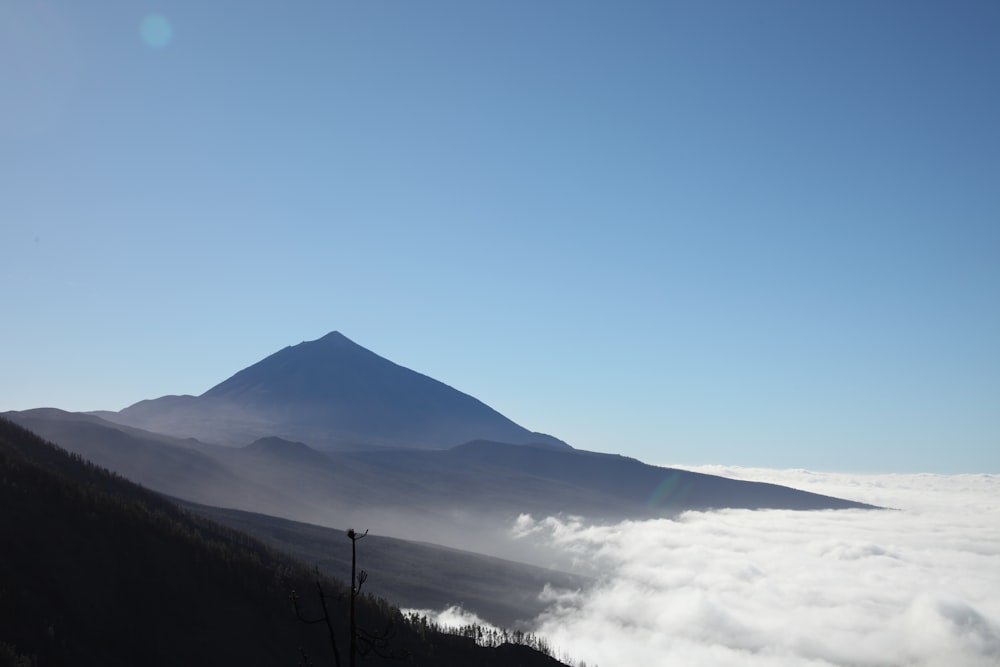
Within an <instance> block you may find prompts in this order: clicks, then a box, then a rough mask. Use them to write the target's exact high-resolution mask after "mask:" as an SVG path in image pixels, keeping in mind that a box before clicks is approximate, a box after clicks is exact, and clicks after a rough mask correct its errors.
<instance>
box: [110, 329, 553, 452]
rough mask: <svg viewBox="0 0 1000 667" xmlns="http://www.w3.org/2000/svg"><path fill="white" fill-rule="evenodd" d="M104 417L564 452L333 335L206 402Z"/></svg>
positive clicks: (232, 431) (351, 440) (287, 434)
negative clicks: (489, 442)
mask: <svg viewBox="0 0 1000 667" xmlns="http://www.w3.org/2000/svg"><path fill="white" fill-rule="evenodd" d="M101 416H103V417H105V418H107V419H110V420H112V421H116V422H119V423H122V424H128V425H130V426H137V427H140V428H143V429H146V430H150V431H155V432H158V433H166V434H170V435H174V436H179V437H194V438H198V439H199V440H202V441H204V442H210V443H219V444H224V445H240V446H242V445H246V444H247V443H249V442H252V441H254V440H257V439H259V438H261V437H266V436H279V437H282V438H285V439H288V440H299V441H303V442H305V443H307V444H309V445H311V446H313V447H317V448H320V449H329V448H359V447H372V446H375V447H416V448H442V447H450V446H454V445H458V444H461V443H463V442H467V441H469V440H473V439H477V438H487V439H493V440H500V441H503V442H513V443H547V444H550V445H554V446H565V444H564V443H562V442H560V441H559V440H557V439H556V438H553V437H551V436H548V435H544V434H541V433H532V432H531V431H528V430H527V429H525V428H523V427H521V426H519V425H518V424H515V423H514V422H513V421H511V420H510V419H508V418H507V417H504V416H503V415H501V414H500V413H499V412H497V411H496V410H493V409H492V408H490V407H489V406H487V405H486V404H484V403H482V402H481V401H479V400H477V399H475V398H473V397H472V396H469V395H468V394H464V393H462V392H460V391H458V390H456V389H453V388H452V387H449V386H448V385H446V384H444V383H442V382H439V381H437V380H434V379H433V378H430V377H427V376H426V375H422V374H420V373H417V372H414V371H412V370H410V369H408V368H404V367H402V366H399V365H397V364H394V363H392V362H391V361H389V360H387V359H384V358H382V357H380V356H378V355H377V354H375V353H373V352H371V351H369V350H367V349H365V348H363V347H361V346H360V345H358V344H357V343H355V342H353V341H351V340H349V339H348V338H347V337H345V336H344V335H343V334H341V333H339V332H336V331H334V332H331V333H329V334H327V335H326V336H324V337H322V338H320V339H318V340H314V341H309V342H303V343H300V344H298V345H295V346H291V347H286V348H284V349H283V350H280V351H278V352H276V353H274V354H272V355H270V356H269V357H267V358H265V359H263V360H261V361H259V362H257V363H255V364H253V365H252V366H249V367H248V368H245V369H243V370H241V371H239V372H238V373H236V374H235V375H233V376H232V377H230V378H229V379H227V380H225V381H224V382H222V383H220V384H218V385H216V386H214V387H212V388H211V389H209V390H208V391H206V392H205V393H204V394H202V395H201V396H164V397H161V398H158V399H154V400H147V401H141V402H139V403H136V404H135V405H132V406H129V407H128V408H125V409H124V410H122V411H120V412H118V413H112V412H105V413H101Z"/></svg>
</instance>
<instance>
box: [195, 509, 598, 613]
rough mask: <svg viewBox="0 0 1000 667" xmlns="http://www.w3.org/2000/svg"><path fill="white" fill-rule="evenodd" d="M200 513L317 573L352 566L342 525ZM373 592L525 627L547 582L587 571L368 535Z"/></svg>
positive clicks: (362, 551) (361, 552)
mask: <svg viewBox="0 0 1000 667" xmlns="http://www.w3.org/2000/svg"><path fill="white" fill-rule="evenodd" d="M185 506H187V507H190V509H191V510H192V511H194V512H197V513H198V514H201V515H203V516H206V517H208V518H210V519H212V520H213V521H217V522H219V523H222V524H225V525H227V526H229V527H231V528H234V529H236V530H239V531H241V532H245V533H248V534H250V535H252V536H254V537H255V538H257V539H260V540H262V541H263V542H265V543H267V544H268V545H270V546H272V547H274V548H276V549H279V550H280V551H282V552H285V553H288V554H291V555H293V556H295V557H296V558H297V559H299V560H301V561H302V562H304V563H309V564H315V565H316V566H318V567H319V568H320V570H321V571H322V572H325V573H327V574H330V575H335V574H336V573H338V572H346V571H349V569H350V563H351V547H350V543H349V542H348V541H347V540H345V539H344V533H343V531H342V530H338V529H334V528H325V527H323V526H316V525H312V524H306V523H300V522H296V521H289V520H287V519H279V518H276V517H272V516H267V515H263V514H254V513H250V512H242V511H239V510H232V509H221V508H218V507H206V506H204V505H185ZM358 557H359V558H362V559H363V560H364V564H365V570H367V572H368V574H369V575H370V578H369V581H370V584H369V585H370V590H371V592H372V593H373V594H375V595H379V596H381V597H384V598H386V599H387V600H390V601H392V603H393V604H397V605H399V606H401V607H411V608H419V609H444V608H446V607H449V606H452V605H459V606H461V607H463V608H464V609H466V610H468V611H471V612H474V613H475V614H476V615H477V616H479V617H480V618H482V619H484V620H485V621H487V622H489V623H492V624H494V625H498V626H501V627H517V628H521V629H529V628H527V627H526V626H525V623H524V622H525V621H528V620H531V619H533V618H535V617H536V616H537V615H538V614H540V613H542V612H543V611H544V610H545V608H546V607H547V603H545V602H543V601H542V599H541V597H540V593H541V592H542V591H543V589H544V588H545V586H547V585H548V586H552V587H555V588H557V589H568V590H579V589H580V588H582V587H584V586H585V585H586V584H587V583H588V580H587V579H586V578H585V577H582V576H579V575H574V574H568V573H565V572H560V571H557V570H552V569H547V568H539V567H534V566H531V565H526V564H524V563H518V562H515V561H511V560H505V559H500V558H495V557H491V556H484V555H482V554H476V553H472V552H468V551H460V550H456V549H448V548H445V547H441V546H438V545H434V544H426V543H422V542H413V541H408V540H399V539H395V538H391V537H383V536H380V535H369V536H368V537H367V538H366V539H365V541H364V542H362V543H360V544H359V546H358Z"/></svg>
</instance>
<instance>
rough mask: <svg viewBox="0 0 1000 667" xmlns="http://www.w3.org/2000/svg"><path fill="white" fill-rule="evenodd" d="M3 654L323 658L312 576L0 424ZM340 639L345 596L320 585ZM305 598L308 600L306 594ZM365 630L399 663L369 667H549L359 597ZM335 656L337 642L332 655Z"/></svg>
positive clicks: (148, 659)
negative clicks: (311, 609) (386, 641)
mask: <svg viewBox="0 0 1000 667" xmlns="http://www.w3.org/2000/svg"><path fill="white" fill-rule="evenodd" d="M0 534H2V535H3V537H4V548H3V549H2V550H0V649H2V651H0V656H2V655H6V656H7V657H8V658H10V657H11V656H14V657H15V658H16V657H17V656H21V658H23V660H24V661H30V660H32V659H34V660H37V662H38V664H43V665H84V666H87V665H102V666H106V665H138V664H141V665H178V664H185V665H218V664H239V665H276V664H294V663H295V662H298V660H299V658H300V647H301V648H302V649H303V650H304V651H305V652H307V653H308V654H309V655H310V656H312V658H313V662H314V663H315V664H323V663H327V664H329V662H330V661H329V655H330V649H329V646H328V645H327V644H326V636H325V633H324V632H322V631H321V630H319V629H318V628H317V627H316V626H306V625H303V624H299V623H297V622H296V621H295V619H294V615H293V614H292V612H291V610H290V605H289V601H288V595H289V592H290V591H291V590H292V589H296V590H299V591H303V592H306V591H310V590H313V587H314V577H313V575H312V574H311V573H310V572H309V571H308V570H307V569H306V568H305V567H303V566H301V565H299V564H297V563H296V562H295V561H292V560H290V559H288V558H286V557H283V556H280V555H277V554H275V553H274V552H271V551H270V550H268V549H267V548H265V547H264V546H263V545H261V544H260V543H258V542H256V541H255V540H253V539H251V538H249V537H247V536H246V535H244V534H242V533H238V532H234V531H231V530H228V529H223V528H221V527H219V526H218V525H217V524H214V523H211V522H207V521H205V520H202V519H198V518H195V517H192V516H191V515H189V514H188V513H186V512H184V511H182V510H180V509H179V508H177V507H176V506H175V505H173V504H172V503H170V502H169V501H167V500H165V499H163V498H162V497H160V496H158V495H156V494H153V493H151V492H149V491H146V490H144V489H142V488H141V487H138V486H136V485H134V484H132V483H129V482H126V481H125V480H122V479H121V478H118V477H114V476H112V475H110V474H108V473H107V472H106V471H104V470H101V469H99V468H97V467H95V466H93V465H90V464H88V463H86V462H84V461H82V460H80V459H79V458H74V457H73V456H71V455H69V454H68V453H66V452H65V451H63V450H61V449H59V448H57V447H55V446H53V445H51V444H48V443H46V442H45V441H43V440H42V439H40V438H39V437H37V436H35V435H34V434H32V433H30V432H28V431H26V430H24V429H23V428H21V427H19V426H17V425H15V424H13V423H12V422H10V421H8V420H6V419H0ZM325 587H326V589H327V591H328V593H329V594H330V595H332V598H331V599H330V608H331V611H332V612H333V613H334V614H335V618H334V627H335V628H336V629H337V633H338V635H339V637H340V638H341V644H342V645H344V644H345V641H344V639H343V638H344V637H346V619H345V616H346V604H345V595H346V591H345V590H344V588H343V587H342V586H339V585H337V584H336V583H335V582H332V581H329V580H327V581H326V582H325ZM302 598H303V601H304V602H305V603H307V604H308V603H309V601H310V599H309V596H308V595H307V594H306V593H303V595H302ZM359 618H360V622H361V623H362V624H363V626H366V627H369V628H375V629H381V628H382V627H384V626H385V624H386V623H387V622H392V623H393V624H394V625H393V627H394V629H395V635H394V637H393V640H392V641H393V648H394V649H395V650H397V651H398V652H400V653H402V652H405V654H406V658H405V659H403V660H389V661H383V660H380V659H378V658H374V656H370V658H371V659H369V660H367V661H366V664H397V665H398V664H411V665H466V664H479V665H511V664H515V665H516V664H521V665H525V666H526V667H528V666H534V665H538V666H540V667H541V666H542V665H558V664H559V663H557V662H556V661H554V660H551V659H550V658H547V657H546V656H543V655H541V654H539V653H537V652H533V651H529V650H521V649H523V648H524V647H520V648H519V649H518V650H516V651H513V650H511V648H510V647H506V648H505V647H501V649H502V650H501V649H483V648H479V647H476V646H475V645H474V643H472V642H471V641H468V640H463V639H461V638H458V637H451V636H447V635H441V634H439V633H435V632H431V631H428V630H426V629H420V628H415V627H411V626H409V625H408V624H406V623H404V622H403V621H402V618H401V617H400V616H399V614H398V611H396V610H394V609H393V608H390V607H388V606H387V605H385V604H384V603H377V602H376V601H374V600H371V601H369V600H363V602H362V604H361V608H360V611H359ZM341 650H342V652H343V650H344V649H343V648H342V649H341Z"/></svg>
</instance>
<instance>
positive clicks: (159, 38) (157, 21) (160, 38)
mask: <svg viewBox="0 0 1000 667" xmlns="http://www.w3.org/2000/svg"><path fill="white" fill-rule="evenodd" d="M139 35H140V36H141V37H142V41H144V42H145V43H146V45H147V46H151V47H152V48H154V49H162V48H163V47H165V46H167V45H168V44H170V40H171V39H173V37H174V29H173V27H172V26H171V25H170V21H168V20H167V19H166V17H164V16H160V15H159V14H150V15H149V16H147V17H146V18H144V19H143V20H142V23H141V24H139Z"/></svg>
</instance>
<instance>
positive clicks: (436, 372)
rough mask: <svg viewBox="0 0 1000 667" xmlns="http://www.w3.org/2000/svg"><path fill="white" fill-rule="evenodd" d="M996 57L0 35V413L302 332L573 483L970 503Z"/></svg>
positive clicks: (173, 387) (780, 39)
mask: <svg viewBox="0 0 1000 667" xmlns="http://www.w3.org/2000/svg"><path fill="white" fill-rule="evenodd" d="M998 35H1000V3H997V2H995V1H993V0H987V1H983V2H963V1H948V2H944V1H942V2H918V1H915V0H907V1H900V2H884V1H878V0H875V1H862V0H857V1H846V2H840V1H838V2H834V1H832V0H831V1H828V2H798V1H787V2H774V1H767V0H762V1H759V2H744V1H742V0H739V1H733V2H701V1H698V2H694V1H689V2H668V1H666V0H656V1H650V2H610V1H606V2H588V1H582V0H571V1H570V0H567V1H557V0H541V1H536V0H532V1H518V0H502V1H493V0H477V1H476V2H469V1H468V0H454V1H452V2H440V1H435V0H427V1H419V2H416V1H413V0H398V1H389V0H355V1H351V2H337V1H334V0H317V1H312V0H297V1H295V2H245V1H242V0H241V1H240V2H236V1H235V0H233V1H228V0H216V1H213V2H204V1H202V0H175V1H171V0H161V1H160V2H156V3H153V2H148V1H146V0H102V2H88V3H84V2H78V1H77V0H33V1H28V0H0V91H2V95H3V102H2V104H0V142H2V143H0V189H2V196H0V229H2V251H3V252H2V262H0V285H2V287H3V296H4V298H3V319H2V323H3V324H2V327H0V410H3V409H25V408H31V407H39V406H43V405H51V406H56V407H62V408H65V409H72V410H86V409H120V408H122V407H124V406H126V405H128V404H130V403H132V402H135V401H137V400H140V399H143V398H152V397H156V396H160V395H163V394H172V393H192V394H198V393H201V392H203V391H205V390H206V389H208V388H209V387H210V386H212V385H214V384H216V383H217V382H220V381H222V380H224V379H225V378H226V377H228V376H229V375H231V374H232V373H234V372H236V371H237V370H239V369H241V368H243V367H245V366H247V365H249V364H251V363H253V362H255V361H257V360H258V359H260V358H262V357H264V356H266V355H267V354H270V353H271V352H274V351H276V350H278V349H280V348H281V347H284V346H285V345H289V344H295V343H298V342H300V341H302V340H312V339H315V338H318V337H320V336H322V335H323V334H325V333H327V332H328V331H330V330H334V329H336V330H339V331H341V332H343V333H344V334H345V335H347V336H348V337H350V338H352V339H353V340H355V341H356V342H358V343H360V344H361V345H364V346H365V347H368V348H369V349H372V350H373V351H375V352H377V353H379V354H381V355H383V356H385V357H388V358H389V359H392V360H393V361H396V362H398V363H400V364H403V365H405V366H408V367H410V368H413V369H415V370H418V371H420V372H423V373H426V374H428V375H431V376H432V377H435V378H437V379H440V380H442V381H444V382H446V383H448V384H451V385H452V386H454V387H456V388H458V389H461V390H463V391H465V392H468V393H470V394H472V395H474V396H476V397H478V398H480V399H481V400H483V401H485V402H487V403H488V404H490V405H492V406H493V407H495V408H497V409H498V410H500V411H501V412H503V413H504V414H506V415H508V416H509V417H511V418H512V419H514V420H515V421H517V422H519V423H521V424H523V425H525V426H527V427H529V428H532V429H535V430H542V431H546V432H550V433H553V434H555V435H557V436H559V437H562V438H563V439H565V440H567V441H569V442H570V443H572V444H574V445H575V446H578V447H582V448H587V449H596V450H601V451H612V452H620V453H624V454H628V455H632V456H636V457H638V458H641V459H643V460H646V461H650V462H656V463H669V462H676V463H687V464H701V463H724V464H732V465H737V464H742V465H759V466H787V467H807V468H809V467H811V468H818V469H829V470H846V471H855V470H874V471H892V470H899V471H913V470H933V471H942V472H945V471H992V472H996V471H998V470H1000V120H998V119H1000V39H998Z"/></svg>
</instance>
